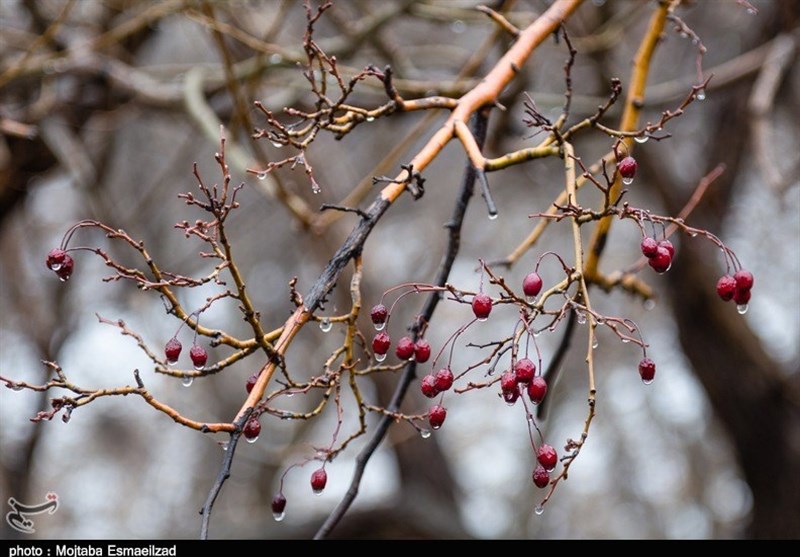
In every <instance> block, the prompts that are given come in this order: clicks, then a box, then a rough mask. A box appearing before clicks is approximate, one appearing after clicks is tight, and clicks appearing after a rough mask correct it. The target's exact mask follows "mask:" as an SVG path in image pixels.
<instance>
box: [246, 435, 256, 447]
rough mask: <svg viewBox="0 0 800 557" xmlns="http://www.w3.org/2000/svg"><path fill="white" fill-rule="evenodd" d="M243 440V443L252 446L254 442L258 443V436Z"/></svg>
mask: <svg viewBox="0 0 800 557" xmlns="http://www.w3.org/2000/svg"><path fill="white" fill-rule="evenodd" d="M244 440H245V441H247V442H248V443H250V444H251V445H252V444H253V443H255V442H256V441H258V435H256V436H255V437H253V438H250V437H245V438H244Z"/></svg>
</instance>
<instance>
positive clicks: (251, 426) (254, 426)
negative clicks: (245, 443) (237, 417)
mask: <svg viewBox="0 0 800 557" xmlns="http://www.w3.org/2000/svg"><path fill="white" fill-rule="evenodd" d="M259 433H261V422H259V421H258V418H250V419H249V420H247V423H246V424H244V436H245V438H246V439H250V440H252V439H255V438H256V437H258V434H259Z"/></svg>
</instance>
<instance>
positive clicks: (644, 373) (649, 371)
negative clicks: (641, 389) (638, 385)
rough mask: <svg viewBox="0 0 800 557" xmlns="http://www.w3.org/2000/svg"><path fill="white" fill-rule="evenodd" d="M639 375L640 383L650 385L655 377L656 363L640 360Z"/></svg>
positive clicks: (647, 359)
mask: <svg viewBox="0 0 800 557" xmlns="http://www.w3.org/2000/svg"><path fill="white" fill-rule="evenodd" d="M639 375H640V376H641V377H642V381H644V382H645V383H650V382H651V381H652V380H653V378H655V376H656V363H655V362H654V361H653V360H651V359H650V358H642V361H641V362H639Z"/></svg>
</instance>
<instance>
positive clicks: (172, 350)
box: [164, 337, 183, 364]
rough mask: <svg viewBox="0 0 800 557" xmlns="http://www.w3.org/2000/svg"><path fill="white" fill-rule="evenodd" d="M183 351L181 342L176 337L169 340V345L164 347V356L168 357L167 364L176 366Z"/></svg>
mask: <svg viewBox="0 0 800 557" xmlns="http://www.w3.org/2000/svg"><path fill="white" fill-rule="evenodd" d="M181 350H183V346H182V345H181V341H179V340H178V339H177V338H175V337H172V338H171V339H169V340H168V341H167V345H166V346H164V355H165V356H166V357H167V363H169V364H174V363H175V362H177V361H178V358H179V357H180V355H181Z"/></svg>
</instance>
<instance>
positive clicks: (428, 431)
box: [419, 429, 431, 439]
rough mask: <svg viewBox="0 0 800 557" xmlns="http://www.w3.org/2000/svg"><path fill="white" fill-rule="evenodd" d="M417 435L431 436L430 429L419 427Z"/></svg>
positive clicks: (426, 437)
mask: <svg viewBox="0 0 800 557" xmlns="http://www.w3.org/2000/svg"><path fill="white" fill-rule="evenodd" d="M419 436H420V437H422V438H423V439H428V438H430V436H431V430H429V429H420V430H419Z"/></svg>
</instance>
